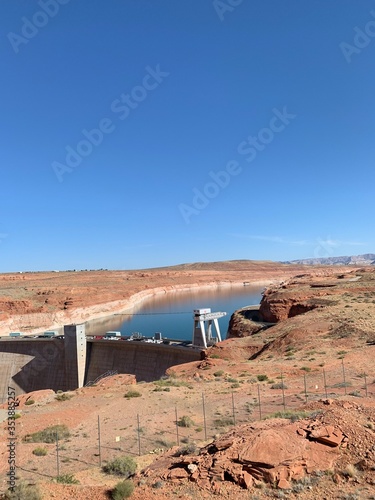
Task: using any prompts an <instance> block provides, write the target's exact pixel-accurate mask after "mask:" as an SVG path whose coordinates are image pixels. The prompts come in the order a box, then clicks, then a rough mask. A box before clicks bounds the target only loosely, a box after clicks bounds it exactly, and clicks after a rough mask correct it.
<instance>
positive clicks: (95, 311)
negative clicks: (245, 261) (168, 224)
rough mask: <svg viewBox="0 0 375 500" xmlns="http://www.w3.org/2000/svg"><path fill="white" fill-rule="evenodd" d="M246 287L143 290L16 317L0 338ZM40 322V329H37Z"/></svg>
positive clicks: (218, 284)
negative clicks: (161, 298)
mask: <svg viewBox="0 0 375 500" xmlns="http://www.w3.org/2000/svg"><path fill="white" fill-rule="evenodd" d="M283 279H285V277H275V278H274V279H264V280H260V279H257V280H253V281H252V280H249V279H247V280H246V286H249V287H252V286H254V287H255V286H264V287H266V286H269V285H271V284H274V283H277V282H279V281H281V280H283ZM240 286H245V285H244V281H222V280H218V281H209V282H206V283H196V284H194V283H189V284H183V283H182V284H174V285H167V286H161V287H154V288H146V289H144V290H142V291H140V292H136V293H134V294H132V295H130V297H129V298H127V299H124V300H116V301H111V302H106V303H101V304H95V305H92V306H87V307H83V308H76V309H72V310H68V311H57V312H55V313H51V314H48V313H41V314H40V313H32V314H24V315H15V316H14V317H12V318H10V319H9V320H8V321H5V322H0V336H2V337H3V336H7V335H8V334H9V332H10V331H21V332H22V333H26V334H38V333H41V332H43V331H45V330H58V329H61V328H62V327H63V326H64V325H66V324H72V323H76V324H79V323H86V322H89V321H93V320H99V319H109V318H111V317H114V316H115V315H121V313H128V312H136V311H137V310H138V309H139V308H140V307H141V306H142V305H143V304H144V303H145V302H147V300H149V299H151V298H153V297H156V296H158V295H164V294H168V295H169V294H170V295H172V294H175V293H178V292H180V291H184V292H187V291H198V290H204V289H213V288H224V287H225V288H231V287H240ZM38 323H39V325H40V326H37V325H38Z"/></svg>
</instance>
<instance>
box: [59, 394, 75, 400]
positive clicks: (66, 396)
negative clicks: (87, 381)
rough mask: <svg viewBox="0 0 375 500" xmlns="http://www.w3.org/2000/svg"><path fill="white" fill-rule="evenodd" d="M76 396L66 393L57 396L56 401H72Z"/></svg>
mask: <svg viewBox="0 0 375 500" xmlns="http://www.w3.org/2000/svg"><path fill="white" fill-rule="evenodd" d="M73 396H74V394H68V393H66V392H63V393H59V394H57V396H55V399H56V401H69V399H72V397H73Z"/></svg>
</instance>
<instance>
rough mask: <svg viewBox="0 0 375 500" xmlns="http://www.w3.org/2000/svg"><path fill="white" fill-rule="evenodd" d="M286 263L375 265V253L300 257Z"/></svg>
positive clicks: (306, 264)
mask: <svg viewBox="0 0 375 500" xmlns="http://www.w3.org/2000/svg"><path fill="white" fill-rule="evenodd" d="M284 264H298V265H305V266H316V265H327V266H370V265H375V254H374V253H365V254H363V255H351V256H342V257H323V258H316V259H315V258H314V259H300V260H292V261H287V262H284Z"/></svg>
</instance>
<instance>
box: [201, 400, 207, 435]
mask: <svg viewBox="0 0 375 500" xmlns="http://www.w3.org/2000/svg"><path fill="white" fill-rule="evenodd" d="M202 406H203V421H204V439H205V441H207V421H206V405H205V401H204V393H203V392H202Z"/></svg>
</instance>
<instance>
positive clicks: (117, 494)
mask: <svg viewBox="0 0 375 500" xmlns="http://www.w3.org/2000/svg"><path fill="white" fill-rule="evenodd" d="M133 491H134V484H133V483H132V482H131V481H129V480H125V481H120V482H119V483H117V484H116V486H115V487H114V488H113V490H112V491H111V496H112V499H113V500H123V499H124V498H129V497H130V496H131V495H132V494H133Z"/></svg>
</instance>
